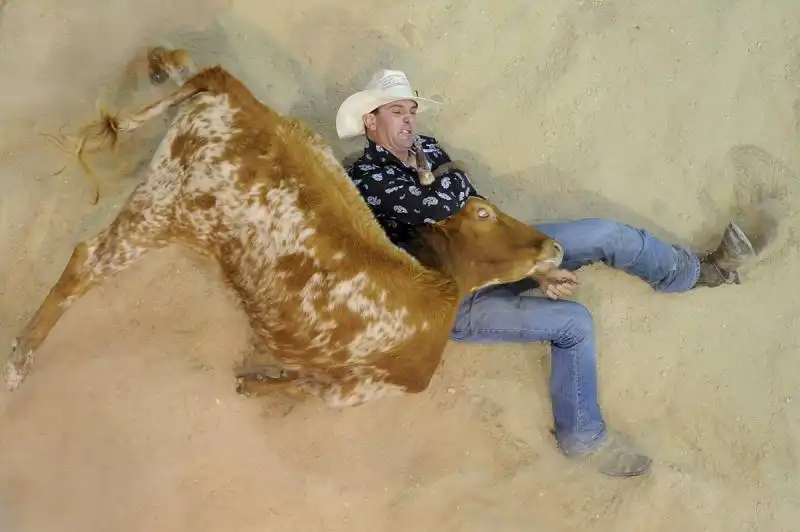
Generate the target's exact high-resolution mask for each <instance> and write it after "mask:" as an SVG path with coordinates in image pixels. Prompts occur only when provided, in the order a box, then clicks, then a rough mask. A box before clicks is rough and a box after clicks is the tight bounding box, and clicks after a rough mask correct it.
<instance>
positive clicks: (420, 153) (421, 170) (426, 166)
mask: <svg viewBox="0 0 800 532" xmlns="http://www.w3.org/2000/svg"><path fill="white" fill-rule="evenodd" d="M414 152H415V154H416V156H417V175H418V176H419V182H420V183H421V184H423V185H425V186H426V187H427V186H429V185H432V184H433V182H434V180H435V178H434V176H433V172H432V171H431V163H430V161H428V158H427V157H425V151H424V150H423V149H422V138H421V137H420V136H419V135H417V138H415V139H414Z"/></svg>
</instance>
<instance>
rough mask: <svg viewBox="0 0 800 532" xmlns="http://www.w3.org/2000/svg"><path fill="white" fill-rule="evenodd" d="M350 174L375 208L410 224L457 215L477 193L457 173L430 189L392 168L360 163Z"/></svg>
mask: <svg viewBox="0 0 800 532" xmlns="http://www.w3.org/2000/svg"><path fill="white" fill-rule="evenodd" d="M349 173H350V177H351V179H352V180H353V182H354V183H355V184H356V186H357V187H358V189H359V190H360V191H361V195H362V196H363V197H364V199H365V200H366V202H367V203H368V204H369V205H370V207H371V208H372V209H374V210H376V211H380V212H383V213H385V214H387V215H388V216H391V217H392V218H394V219H395V220H398V221H400V222H402V223H406V224H410V225H418V224H422V223H435V222H438V221H440V220H444V219H445V218H447V217H449V216H451V215H453V214H455V213H456V212H458V211H459V210H460V209H461V208H462V207H463V206H464V204H465V203H466V201H467V198H468V197H469V195H470V192H471V190H473V189H472V187H471V185H470V184H469V180H468V179H465V178H463V177H461V176H459V175H455V173H453V174H448V175H444V176H442V177H440V178H439V179H437V180H436V181H435V182H434V184H433V185H431V186H429V187H425V186H422V185H420V184H419V183H414V182H412V181H409V180H407V179H406V178H404V177H401V176H400V174H399V172H397V171H396V170H395V169H394V168H392V167H391V166H381V165H377V164H371V163H362V164H359V163H356V164H355V165H354V166H353V167H352V168H351V169H350V172H349Z"/></svg>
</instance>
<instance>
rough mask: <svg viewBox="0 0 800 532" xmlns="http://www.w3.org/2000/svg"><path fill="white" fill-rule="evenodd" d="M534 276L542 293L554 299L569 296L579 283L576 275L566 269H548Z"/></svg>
mask: <svg viewBox="0 0 800 532" xmlns="http://www.w3.org/2000/svg"><path fill="white" fill-rule="evenodd" d="M535 277H536V280H537V281H539V288H541V290H542V293H543V294H544V295H546V296H547V297H549V298H550V299H554V300H555V299H562V298H565V297H569V296H571V295H572V291H573V290H574V289H575V287H577V286H578V285H579V284H581V283H580V281H579V280H578V277H577V276H576V275H575V274H574V273H572V272H570V271H567V270H560V269H559V270H550V271H549V272H547V273H543V274H539V275H536V276H535Z"/></svg>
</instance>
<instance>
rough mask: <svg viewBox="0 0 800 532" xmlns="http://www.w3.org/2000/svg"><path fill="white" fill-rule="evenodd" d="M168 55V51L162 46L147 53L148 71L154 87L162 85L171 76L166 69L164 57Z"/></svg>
mask: <svg viewBox="0 0 800 532" xmlns="http://www.w3.org/2000/svg"><path fill="white" fill-rule="evenodd" d="M166 53H167V50H166V49H165V48H163V47H161V46H156V47H155V48H153V49H152V50H150V51H149V52H148V53H147V71H148V73H149V75H150V82H151V83H153V85H161V84H162V83H164V82H165V81H167V79H169V74H167V71H166V69H165V68H164V59H165V58H164V56H165V54H166Z"/></svg>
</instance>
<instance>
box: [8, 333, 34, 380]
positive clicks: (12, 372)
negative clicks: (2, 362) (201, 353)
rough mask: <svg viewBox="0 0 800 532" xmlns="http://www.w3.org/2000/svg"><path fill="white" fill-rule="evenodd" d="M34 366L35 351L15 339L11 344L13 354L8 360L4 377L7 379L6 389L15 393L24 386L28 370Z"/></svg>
mask: <svg viewBox="0 0 800 532" xmlns="http://www.w3.org/2000/svg"><path fill="white" fill-rule="evenodd" d="M31 364H33V350H32V349H29V348H28V346H27V344H26V343H25V342H24V341H23V342H20V341H19V339H15V340H14V341H13V342H12V343H11V354H10V355H9V356H8V360H6V367H5V371H4V376H5V379H6V388H8V389H9V390H11V391H13V390H16V389H17V387H19V385H20V384H22V381H24V380H25V376H26V375H27V374H28V370H29V369H30V367H31Z"/></svg>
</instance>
